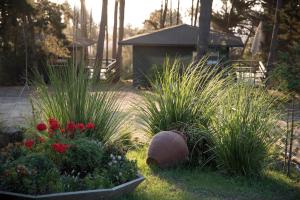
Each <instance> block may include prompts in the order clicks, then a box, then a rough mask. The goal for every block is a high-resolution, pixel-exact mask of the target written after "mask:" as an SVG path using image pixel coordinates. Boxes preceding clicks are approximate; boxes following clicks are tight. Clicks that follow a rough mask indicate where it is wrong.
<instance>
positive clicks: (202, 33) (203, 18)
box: [196, 0, 213, 62]
mask: <svg viewBox="0 0 300 200" xmlns="http://www.w3.org/2000/svg"><path fill="white" fill-rule="evenodd" d="M212 2H213V0H201V7H200V16H199V30H198V45H197V57H196V62H199V61H200V60H201V59H202V57H203V56H204V55H205V54H206V51H207V48H208V43H209V34H210V21H211V13H212Z"/></svg>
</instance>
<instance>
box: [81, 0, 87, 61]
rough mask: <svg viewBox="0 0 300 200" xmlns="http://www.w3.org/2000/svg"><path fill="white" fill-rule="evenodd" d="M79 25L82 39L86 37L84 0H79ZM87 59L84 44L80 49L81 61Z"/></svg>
mask: <svg viewBox="0 0 300 200" xmlns="http://www.w3.org/2000/svg"><path fill="white" fill-rule="evenodd" d="M80 7H81V8H80V15H81V16H80V25H81V37H83V38H84V39H87V38H88V35H87V34H88V33H87V17H86V7H85V0H80ZM87 60H88V47H87V46H85V47H84V48H83V50H82V61H83V63H86V61H87Z"/></svg>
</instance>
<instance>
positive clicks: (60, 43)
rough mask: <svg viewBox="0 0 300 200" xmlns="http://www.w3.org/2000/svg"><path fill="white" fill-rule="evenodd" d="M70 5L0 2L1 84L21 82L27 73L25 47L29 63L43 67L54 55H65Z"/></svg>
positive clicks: (41, 0) (45, 1)
mask: <svg viewBox="0 0 300 200" xmlns="http://www.w3.org/2000/svg"><path fill="white" fill-rule="evenodd" d="M69 9H70V8H69V7H68V5H67V4H62V5H58V4H55V3H52V2H50V1H48V0H38V1H32V0H30V1H28V0H20V1H10V0H4V1H1V3H0V13H2V15H1V18H0V74H1V76H0V84H1V85H11V84H19V83H21V82H22V81H23V80H22V78H23V77H22V76H24V73H25V62H26V55H25V51H26V47H27V54H28V66H29V67H32V66H35V67H40V68H41V67H43V65H45V63H46V61H49V60H51V58H53V57H57V56H66V55H67V54H68V50H67V49H66V48H65V45H66V44H67V40H66V37H65V35H64V34H63V29H64V28H65V24H64V23H63V22H62V20H61V19H62V16H64V18H65V21H67V20H68V19H69V15H68V10H69Z"/></svg>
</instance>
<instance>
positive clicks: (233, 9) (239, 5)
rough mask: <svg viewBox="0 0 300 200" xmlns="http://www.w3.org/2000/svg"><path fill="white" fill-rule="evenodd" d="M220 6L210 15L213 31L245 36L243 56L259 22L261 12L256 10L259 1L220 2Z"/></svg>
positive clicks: (234, 0)
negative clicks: (219, 8) (220, 7)
mask: <svg viewBox="0 0 300 200" xmlns="http://www.w3.org/2000/svg"><path fill="white" fill-rule="evenodd" d="M222 4H223V5H222V9H221V10H220V11H217V12H213V14H212V19H211V20H212V26H213V29H214V30H218V31H222V32H225V33H231V34H238V35H243V36H245V38H246V40H245V45H244V48H243V50H242V55H243V52H245V48H246V47H247V43H248V41H249V39H250V37H252V36H253V35H254V33H255V27H257V26H258V24H259V21H260V20H261V12H260V11H258V10H256V8H257V6H259V0H222Z"/></svg>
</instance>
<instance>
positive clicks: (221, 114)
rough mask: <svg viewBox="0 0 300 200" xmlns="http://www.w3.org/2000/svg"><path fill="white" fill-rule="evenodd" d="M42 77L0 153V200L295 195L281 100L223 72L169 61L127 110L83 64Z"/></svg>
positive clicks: (299, 187) (299, 192)
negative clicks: (22, 121) (28, 114)
mask: <svg viewBox="0 0 300 200" xmlns="http://www.w3.org/2000/svg"><path fill="white" fill-rule="evenodd" d="M183 69H184V70H183ZM47 75H48V77H49V84H47V83H45V82H44V79H43V77H42V76H41V75H40V74H39V73H38V72H35V73H34V79H33V80H32V81H31V83H30V84H31V87H32V88H34V90H33V91H32V92H31V95H30V102H31V106H32V116H33V117H32V119H28V125H27V127H26V128H22V140H18V141H11V142H10V143H8V144H7V145H6V146H5V147H3V148H1V154H0V163H1V165H0V179H1V182H0V197H1V198H2V197H3V198H7V199H9V198H14V197H15V198H19V199H22V198H24V199H26V198H27V199H28V198H29V199H30V198H47V199H49V198H50V199H51V198H52V199H60V198H64V197H66V196H68V195H69V196H68V198H70V199H84V198H88V199H100V198H104V199H112V198H113V197H116V198H119V199H124V200H126V199H149V200H150V199H162V200H164V199H166V200H167V199H178V200H187V199H238V200H239V199H299V198H300V184H299V180H300V176H299V174H297V172H296V169H294V168H293V171H292V174H291V176H290V177H288V176H286V175H285V174H284V173H283V171H282V168H283V157H282V155H281V152H283V150H282V149H281V143H282V138H283V137H284V134H285V132H284V130H283V129H282V127H279V126H278V125H277V124H278V123H277V122H278V120H279V119H281V115H282V112H281V111H282V109H283V108H282V105H281V102H282V100H281V99H278V98H276V97H274V96H272V95H270V93H269V92H268V90H266V89H265V88H262V87H258V86H254V85H250V84H247V83H244V82H238V81H236V80H235V79H234V77H233V73H232V72H231V71H230V70H228V69H222V68H221V67H219V66H215V67H213V68H212V67H209V66H207V65H206V60H205V59H202V60H201V61H200V62H199V63H198V64H194V63H193V64H190V65H187V66H183V64H182V63H181V61H180V60H175V61H171V60H168V59H166V60H165V62H164V65H163V68H162V70H160V71H159V72H158V73H156V76H155V77H153V78H152V79H151V80H149V82H150V84H151V87H150V89H149V90H147V91H137V92H136V93H137V94H138V95H139V96H140V97H141V101H138V100H135V101H133V102H131V107H132V109H130V111H126V112H124V110H122V106H123V104H122V100H121V99H120V97H119V95H120V94H119V92H118V89H111V87H112V85H107V84H104V83H101V84H99V82H96V80H94V79H89V78H88V74H87V73H86V72H85V71H84V70H83V68H82V67H74V66H73V65H69V66H65V67H64V68H61V70H56V69H54V68H52V67H49V68H48V71H47ZM125 103H127V102H125ZM134 129H135V131H133V130H134ZM133 132H137V133H138V134H136V133H135V135H134V136H133ZM142 138H143V139H142ZM145 138H147V139H145ZM135 188H136V190H135V191H133V190H134V189H135ZM1 195H2V196H1Z"/></svg>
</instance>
